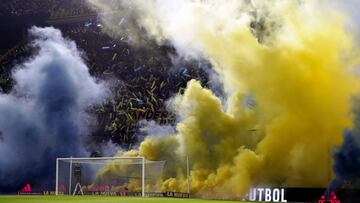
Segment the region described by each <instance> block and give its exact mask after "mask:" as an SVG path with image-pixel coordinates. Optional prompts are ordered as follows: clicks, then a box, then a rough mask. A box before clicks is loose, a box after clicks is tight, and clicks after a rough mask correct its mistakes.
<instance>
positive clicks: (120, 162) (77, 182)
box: [55, 157, 165, 196]
mask: <svg viewBox="0 0 360 203" xmlns="http://www.w3.org/2000/svg"><path fill="white" fill-rule="evenodd" d="M164 164H165V161H147V160H145V159H144V158H143V157H96V158H95V157H94V158H57V160H56V187H55V192H56V194H63V195H76V194H84V195H132V196H144V195H145V192H159V191H160V186H161V182H162V175H163V169H164Z"/></svg>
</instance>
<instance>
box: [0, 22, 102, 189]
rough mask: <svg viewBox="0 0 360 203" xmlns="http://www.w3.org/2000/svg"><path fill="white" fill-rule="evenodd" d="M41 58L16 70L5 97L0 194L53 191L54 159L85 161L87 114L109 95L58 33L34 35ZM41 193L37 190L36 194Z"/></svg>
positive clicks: (1, 102)
mask: <svg viewBox="0 0 360 203" xmlns="http://www.w3.org/2000/svg"><path fill="white" fill-rule="evenodd" d="M29 32H30V34H31V35H32V37H34V40H33V44H32V45H33V46H34V48H36V49H37V52H36V54H34V55H33V56H32V57H30V58H29V59H28V60H27V61H26V62H25V63H23V64H21V65H18V66H17V67H15V71H14V72H13V75H12V76H13V78H14V81H15V82H16V85H15V87H14V89H13V90H12V92H11V93H10V94H0V131H1V133H2V139H1V141H0V191H2V192H6V191H16V190H18V189H19V187H21V186H22V185H24V184H25V183H32V184H34V185H41V186H42V187H43V188H47V187H46V186H51V188H52V187H53V185H54V184H53V182H54V175H55V173H54V171H55V158H56V157H69V156H82V155H85V154H86V152H85V150H84V148H83V146H82V144H81V143H82V142H81V141H82V135H86V134H87V133H88V132H87V128H88V126H87V124H88V122H86V120H88V121H89V120H90V119H91V117H90V115H88V114H87V113H86V108H87V107H88V105H90V104H96V103H98V102H99V101H100V100H101V99H102V98H103V97H104V96H105V92H106V89H105V87H104V85H103V84H98V83H96V82H95V80H94V79H93V78H92V77H91V76H90V75H89V72H88V68H87V67H86V65H85V64H84V62H83V60H82V57H81V53H80V52H79V51H78V50H77V48H76V45H75V43H74V42H72V41H69V40H66V39H64V38H63V37H62V35H61V32H60V31H59V30H57V29H54V28H51V27H48V28H38V27H33V28H31V29H30V30H29ZM35 189H36V188H35Z"/></svg>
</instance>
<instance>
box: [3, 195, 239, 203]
mask: <svg viewBox="0 0 360 203" xmlns="http://www.w3.org/2000/svg"><path fill="white" fill-rule="evenodd" d="M52 202H54V203H165V202H166V203H167V202H169V203H235V202H237V203H240V201H220V200H203V199H176V198H141V197H104V196H75V197H73V196H0V203H52Z"/></svg>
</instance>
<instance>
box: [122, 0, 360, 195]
mask: <svg viewBox="0 0 360 203" xmlns="http://www.w3.org/2000/svg"><path fill="white" fill-rule="evenodd" d="M209 2H212V1H189V2H187V3H186V6H184V7H181V8H179V10H180V11H182V10H184V9H185V10H186V13H187V14H189V15H190V17H193V19H192V18H190V17H189V16H184V18H185V21H184V19H181V23H178V24H176V21H174V22H172V21H170V22H164V23H162V22H160V23H159V24H160V25H156V27H154V25H153V24H151V23H152V21H149V20H147V21H146V23H144V25H145V27H147V28H148V30H150V32H151V33H153V34H154V35H156V36H159V35H160V34H159V33H161V37H163V38H166V39H169V40H170V41H171V42H173V43H174V44H175V46H180V48H182V49H181V50H186V49H191V50H192V51H194V52H196V53H197V55H198V54H200V55H201V56H202V57H205V58H206V59H208V60H209V61H210V62H211V63H212V65H213V67H214V69H215V70H216V71H217V72H218V73H219V75H220V76H221V77H222V79H223V81H224V88H225V90H226V92H227V94H228V96H227V98H226V99H224V100H221V99H219V98H217V97H216V96H215V95H214V94H213V93H212V92H211V90H209V89H206V88H203V87H201V85H200V84H199V82H197V81H195V80H192V81H190V82H189V83H188V85H187V88H186V90H185V92H184V94H182V95H177V96H176V97H175V98H174V100H173V101H172V105H173V107H174V109H175V112H176V113H177V115H178V116H179V118H180V122H179V123H177V125H176V129H177V133H176V135H169V136H168V137H153V136H149V137H148V138H146V139H145V140H144V141H143V142H142V143H141V145H140V147H139V149H138V150H136V151H130V152H119V154H118V155H128V156H129V155H130V156H145V158H146V159H148V160H167V161H168V163H167V166H172V167H173V168H171V169H169V170H168V171H166V173H165V178H164V181H163V182H162V190H164V191H166V190H176V191H183V192H184V191H186V187H187V184H186V176H185V174H184V172H183V171H181V170H180V171H177V170H176V164H179V160H181V159H182V158H181V157H183V156H186V155H188V156H189V157H190V159H191V192H192V193H193V194H195V195H199V196H203V197H221V198H240V197H242V196H243V195H244V194H246V193H247V192H248V190H249V188H250V187H252V186H256V185H266V186H292V187H326V186H327V184H328V183H329V181H330V180H331V178H332V172H331V164H332V163H331V162H332V158H331V155H332V154H331V152H332V150H333V148H334V146H336V145H339V144H340V143H341V142H342V133H343V130H344V129H345V128H351V125H352V114H351V99H352V97H353V96H354V95H355V94H356V93H357V92H358V90H359V82H358V80H357V78H356V77H355V74H354V70H353V67H354V66H355V65H356V64H358V62H359V61H358V59H359V57H358V56H359V55H358V53H359V52H358V50H357V48H356V47H355V43H354V41H353V38H352V36H351V34H350V33H348V32H347V31H346V29H345V27H344V21H345V19H346V16H344V15H343V14H341V13H339V12H335V11H334V10H333V9H331V8H330V7H327V8H324V9H321V8H319V7H316V6H314V5H315V3H308V2H306V1H301V2H302V3H294V2H296V1H274V2H277V3H274V6H273V7H271V6H272V5H268V4H270V3H265V2H266V1H263V2H262V1H259V2H260V3H258V4H257V5H253V6H252V8H253V9H255V8H257V9H255V10H256V12H258V13H257V14H256V16H257V17H259V16H260V17H261V16H262V17H269V18H270V20H264V21H261V20H259V19H257V18H255V17H254V16H251V15H250V14H249V13H251V12H247V10H246V9H247V8H248V7H249V6H247V7H246V6H243V7H241V8H244V9H245V10H244V11H243V14H244V15H240V14H238V13H236V15H235V14H234V13H232V12H229V16H231V17H234V16H235V18H233V19H232V20H229V21H224V20H227V18H226V15H224V13H223V10H226V9H223V8H226V6H224V5H223V4H226V2H225V1H224V2H223V3H221V2H219V1H214V2H215V3H213V4H210V3H209ZM232 2H233V1H232ZM279 2H286V3H279ZM291 2H292V3H291ZM219 4H221V5H223V7H221V6H220V7H219ZM232 6H233V5H232ZM219 10H220V11H221V12H222V13H220V14H219V13H216V12H215V13H214V11H217V12H218V11H219ZM220 11H219V12H220ZM230 11H233V10H230ZM169 15H170V14H169ZM174 15H176V14H174ZM224 16H225V17H224ZM147 17H149V16H147ZM171 19H172V18H170V20H171ZM173 19H178V18H173ZM189 19H190V20H191V19H192V21H190V20H189ZM186 20H189V21H188V22H187V21H186ZM160 21H161V20H160ZM254 22H255V24H253V23H254ZM171 23H174V24H172V25H171V26H172V27H170V28H169V27H165V26H168V25H169V24H171ZM182 25H184V26H185V25H186V26H187V27H186V26H185V27H186V28H188V29H189V28H190V29H191V30H190V31H189V33H187V31H188V29H184V28H183V27H179V28H174V26H182ZM159 27H160V28H159ZM259 27H260V28H259ZM263 28H264V29H263ZM156 29H161V32H155V31H154V32H152V31H153V30H156ZM178 30H183V32H182V33H177V34H173V31H178ZM187 34H189V35H191V36H189V37H187V38H186V39H180V40H177V38H179V37H180V38H181V37H182V36H180V35H187ZM260 36H261V37H260ZM260 38H261V40H260ZM192 41H195V42H196V43H194V44H191V43H190V44H181V43H182V42H192ZM249 95H250V96H249ZM245 97H251V99H252V100H254V101H255V106H252V107H250V106H248V105H246V104H244V100H245Z"/></svg>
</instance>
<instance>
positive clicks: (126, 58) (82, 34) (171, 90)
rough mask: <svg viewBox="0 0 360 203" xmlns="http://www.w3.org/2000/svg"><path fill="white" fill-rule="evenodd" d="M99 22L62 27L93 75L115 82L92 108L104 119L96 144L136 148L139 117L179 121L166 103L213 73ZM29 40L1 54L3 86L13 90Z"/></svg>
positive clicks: (0, 84) (94, 137)
mask: <svg viewBox="0 0 360 203" xmlns="http://www.w3.org/2000/svg"><path fill="white" fill-rule="evenodd" d="M39 1H42V0H39ZM53 1H56V0H53ZM99 23H100V22H95V21H91V20H89V21H86V22H82V23H76V24H75V23H71V24H61V25H56V27H57V28H59V29H60V30H61V31H62V32H63V34H64V36H66V37H67V38H70V39H72V40H74V41H75V42H76V44H77V46H78V47H79V49H81V50H82V51H83V52H84V53H85V57H84V58H85V61H86V63H87V65H88V67H89V70H90V73H91V75H93V76H94V77H96V78H98V79H103V80H106V81H108V82H109V83H110V84H111V85H110V87H111V93H112V95H111V96H110V97H109V98H108V99H106V100H105V101H103V103H102V105H100V106H94V107H90V109H89V110H90V111H92V112H93V113H95V114H96V115H97V118H98V125H97V129H96V131H95V132H94V133H93V134H92V135H91V140H92V141H93V142H92V143H94V142H95V143H104V144H105V143H108V142H109V141H110V140H111V141H112V142H113V143H117V144H118V145H120V146H122V147H125V148H132V147H134V144H135V143H137V142H138V138H137V134H138V132H139V121H141V120H144V119H146V120H154V121H156V122H157V123H158V124H173V122H174V121H175V115H174V114H173V113H172V112H170V111H169V110H168V109H167V108H166V101H167V100H168V99H169V98H171V97H172V96H174V95H175V94H176V93H178V92H182V91H183V90H184V88H185V86H186V83H187V82H188V81H189V80H190V79H192V78H196V79H198V80H200V81H202V83H203V84H204V85H207V77H206V74H205V72H204V70H203V69H201V68H198V66H200V65H201V64H200V63H199V62H195V61H192V62H183V63H181V64H174V63H173V61H172V58H173V57H176V52H175V50H174V49H173V48H172V47H168V46H158V45H157V44H156V43H155V42H153V41H152V40H147V43H148V44H147V45H146V47H147V48H146V49H145V48H144V47H137V48H134V47H132V46H130V45H129V42H128V40H127V39H128V38H129V36H126V35H124V36H121V37H117V38H112V37H110V36H109V35H107V34H105V33H104V32H102V30H101V29H102V27H101V25H100V24H99ZM27 44H28V42H27V41H26V39H24V40H23V41H21V42H19V43H18V44H16V45H15V46H14V47H13V48H12V49H9V50H8V51H7V52H6V53H5V54H3V55H1V56H0V87H1V89H0V91H4V92H9V91H10V90H11V88H12V86H13V84H12V80H11V70H12V68H13V67H14V65H15V64H18V63H20V62H21V61H23V60H26V57H28V56H30V54H31V52H32V50H31V47H29V46H28V45H27ZM149 47H150V48H149ZM175 66H176V67H175ZM89 150H90V151H92V152H93V153H94V156H96V155H101V151H100V149H97V145H94V146H89Z"/></svg>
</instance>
